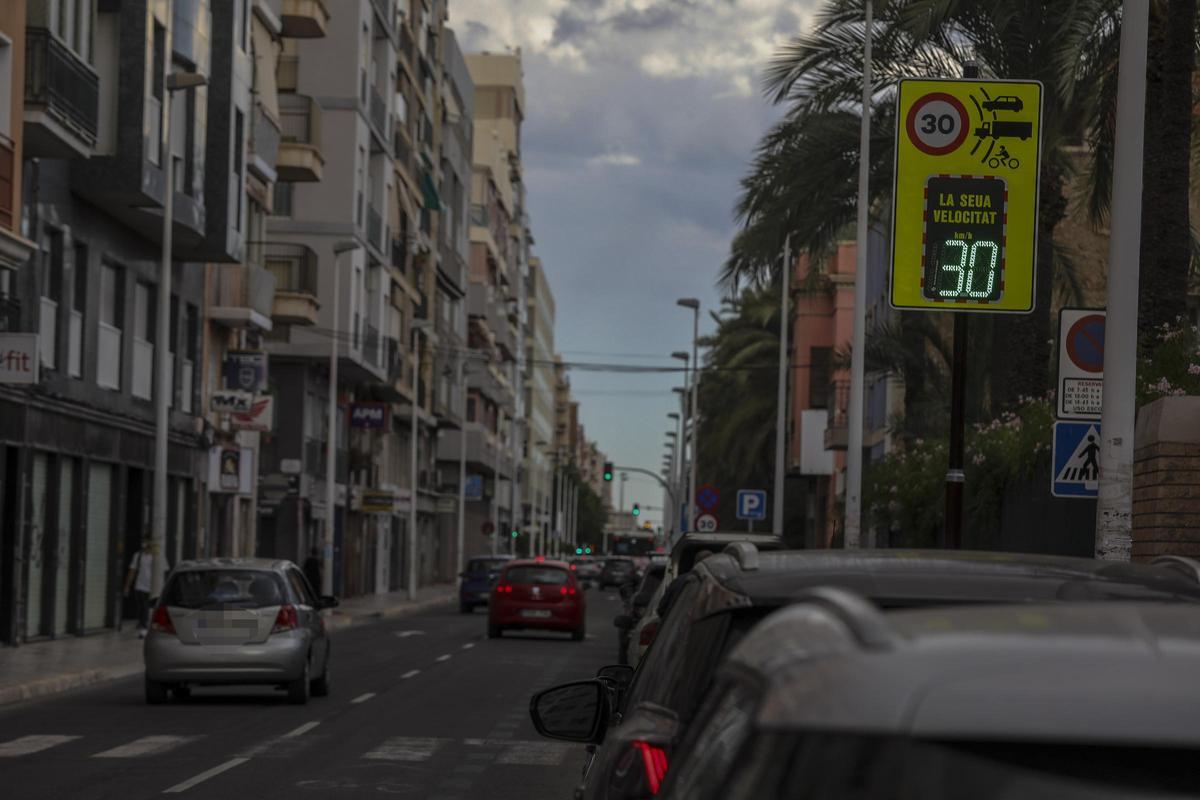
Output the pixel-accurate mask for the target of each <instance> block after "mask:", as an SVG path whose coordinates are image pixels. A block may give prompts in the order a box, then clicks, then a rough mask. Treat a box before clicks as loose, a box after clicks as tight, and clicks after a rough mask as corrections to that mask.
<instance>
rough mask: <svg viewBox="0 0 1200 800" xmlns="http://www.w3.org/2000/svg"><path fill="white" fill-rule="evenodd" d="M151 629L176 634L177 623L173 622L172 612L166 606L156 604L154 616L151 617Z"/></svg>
mask: <svg viewBox="0 0 1200 800" xmlns="http://www.w3.org/2000/svg"><path fill="white" fill-rule="evenodd" d="M150 630H152V631H156V632H158V633H169V634H171V635H172V636H174V635H175V623H173V622H171V614H170V612H168V611H167V607H166V606H155V608H154V616H152V617H150Z"/></svg>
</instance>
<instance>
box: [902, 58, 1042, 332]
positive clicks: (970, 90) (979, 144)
mask: <svg viewBox="0 0 1200 800" xmlns="http://www.w3.org/2000/svg"><path fill="white" fill-rule="evenodd" d="M1041 102H1042V85H1041V84H1040V83H1038V82H1036V81H978V80H925V79H906V80H902V81H901V82H900V87H899V91H898V92H897V103H898V106H899V107H898V113H897V120H900V121H901V123H900V124H898V125H897V126H896V162H895V163H896V166H895V170H896V171H895V182H894V185H893V195H892V196H893V202H894V203H895V209H894V213H893V214H892V225H893V231H892V280H891V302H892V305H893V306H894V307H896V308H908V309H926V310H942V311H984V312H1007V313H1026V312H1029V311H1032V310H1033V305H1034V292H1033V288H1034V269H1035V265H1036V251H1037V200H1038V170H1039V165H1040V157H1039V155H1040V154H1039V148H1040V140H1041V124H1040V121H1041Z"/></svg>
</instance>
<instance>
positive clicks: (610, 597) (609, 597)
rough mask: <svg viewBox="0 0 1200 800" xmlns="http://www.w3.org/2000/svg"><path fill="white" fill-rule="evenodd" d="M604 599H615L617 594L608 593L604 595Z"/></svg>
mask: <svg viewBox="0 0 1200 800" xmlns="http://www.w3.org/2000/svg"><path fill="white" fill-rule="evenodd" d="M604 599H605V600H616V599H617V596H616V595H615V594H610V595H606V596H605V598H604Z"/></svg>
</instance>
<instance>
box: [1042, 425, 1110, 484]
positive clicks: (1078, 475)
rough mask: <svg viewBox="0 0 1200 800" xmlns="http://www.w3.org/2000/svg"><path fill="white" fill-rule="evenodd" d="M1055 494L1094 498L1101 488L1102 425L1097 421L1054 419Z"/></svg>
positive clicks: (1052, 479) (1053, 477)
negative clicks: (1059, 420)
mask: <svg viewBox="0 0 1200 800" xmlns="http://www.w3.org/2000/svg"><path fill="white" fill-rule="evenodd" d="M1053 462H1054V474H1053V476H1052V477H1051V479H1050V481H1051V483H1050V493H1051V494H1052V495H1054V496H1055V497H1076V498H1084V499H1091V498H1094V497H1096V496H1098V495H1099V490H1100V426H1099V425H1098V424H1096V423H1095V422H1056V423H1054V458H1053Z"/></svg>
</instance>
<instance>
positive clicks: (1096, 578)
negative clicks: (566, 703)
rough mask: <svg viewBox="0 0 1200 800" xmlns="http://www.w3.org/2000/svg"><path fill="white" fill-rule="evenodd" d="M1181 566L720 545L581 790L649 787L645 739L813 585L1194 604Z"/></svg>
mask: <svg viewBox="0 0 1200 800" xmlns="http://www.w3.org/2000/svg"><path fill="white" fill-rule="evenodd" d="M1188 567H1189V565H1188V564H1187V563H1180V562H1173V563H1171V564H1167V565H1160V566H1149V565H1143V564H1129V563H1123V562H1111V561H1097V560H1094V559H1086V558H1067V557H1059V556H1041V555H1018V554H1012V553H983V552H981V553H974V552H965V551H945V550H928V551H921V550H878V551H872V550H859V551H845V550H824V551H817V550H808V551H781V552H770V553H760V552H759V551H758V549H757V548H755V547H754V546H752V545H750V544H748V543H744V542H742V543H736V544H733V545H730V546H729V548H728V549H727V551H726V552H725V553H723V554H721V555H717V556H712V557H710V558H707V559H705V560H704V561H702V562H700V563H699V564H697V565H696V566H695V568H694V569H693V570H692V571H691V572H690V573H689V574H688V575H687V576H685V577H684V578H683V579H681V580H682V581H683V584H682V586H681V587H680V588H679V589H678V591H677V593H676V594H675V598H674V601H673V603H672V604H671V606H670V608H669V609H668V610H667V613H666V616H665V617H664V618H663V620H662V624H661V628H660V629H659V632H658V635H657V638H656V639H655V640H654V644H653V645H652V646H651V647H650V650H649V652H648V653H647V654H646V656H645V657H644V658H643V659H642V661H641V663H640V664H639V665H638V669H637V671H636V673H635V674H634V676H633V679H632V682H631V683H629V684H628V686H627V687H626V688H624V690H623V691H621V692H620V693H619V696H620V699H619V703H618V704H617V705H616V706H615V707H614V709H613V710H614V711H618V712H619V713H620V717H619V719H620V722H619V724H616V725H614V726H613V727H611V728H607V726H606V725H602V726H601V728H600V730H599V731H598V732H597V734H596V736H595V737H594V739H592V740H591V741H597V742H602V744H601V746H600V747H599V748H597V750H596V752H595V753H594V754H593V755H592V757H591V761H590V764H589V766H588V767H587V768H586V770H585V786H584V788H583V793H582V796H583V797H584V798H586V800H594V799H595V798H604V799H605V800H610V799H613V798H636V797H644V796H647V795H649V794H650V793H651V792H650V785H649V784H648V783H647V781H648V777H647V776H648V773H647V771H646V769H641V768H640V766H641V765H642V760H643V758H644V757H645V755H646V751H645V748H646V747H647V746H648V745H653V746H654V747H655V748H658V749H660V750H662V751H663V753H664V754H665V756H664V758H666V759H667V760H669V759H670V758H671V757H672V754H673V751H674V749H675V747H676V746H678V744H679V742H680V741H681V740H682V738H683V736H684V734H685V733H686V732H687V730H688V726H689V725H690V724H691V722H692V719H693V718H694V716H695V713H696V710H697V709H698V708H699V706H700V704H701V702H702V701H703V700H704V698H705V696H706V694H707V693H708V691H709V688H710V684H711V682H712V678H713V675H714V673H715V672H716V669H717V666H718V664H719V663H720V662H721V660H722V658H723V656H724V655H725V654H726V653H727V652H728V651H729V650H730V648H732V647H733V646H734V645H735V644H736V643H737V642H738V641H739V640H740V639H741V638H742V637H744V636H745V635H746V634H747V633H748V632H749V631H750V630H751V629H752V628H753V627H754V626H755V625H756V624H757V623H758V622H759V621H761V620H762V619H763V618H764V617H765V616H767V615H768V614H770V613H771V612H773V611H775V610H777V609H778V608H780V607H782V606H785V605H788V604H790V603H793V602H796V601H797V600H798V599H801V598H803V597H805V596H807V595H808V594H809V593H810V592H811V590H812V589H813V588H814V587H819V586H836V587H842V588H845V589H848V590H851V591H854V592H855V593H857V594H859V595H862V596H863V597H866V598H867V599H868V600H869V601H871V602H872V603H874V604H875V605H876V606H878V607H880V608H883V609H898V608H920V607H927V606H950V605H978V604H983V603H987V604H1004V603H1025V602H1043V603H1045V602H1063V601H1068V602H1069V601H1079V602H1086V601H1117V600H1154V601H1162V602H1172V601H1183V602H1188V603H1200V582H1198V581H1197V579H1196V575H1195V572H1194V571H1192V570H1190V569H1189V568H1188ZM1192 611H1193V613H1198V612H1200V609H1195V608H1193V609H1192ZM614 719H617V718H616V717H614ZM535 724H538V723H537V721H536V719H535ZM606 728H607V729H606ZM664 763H665V762H664ZM634 767H638V768H634Z"/></svg>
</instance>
